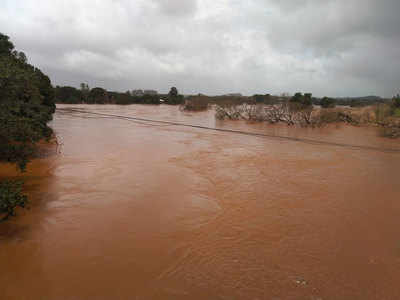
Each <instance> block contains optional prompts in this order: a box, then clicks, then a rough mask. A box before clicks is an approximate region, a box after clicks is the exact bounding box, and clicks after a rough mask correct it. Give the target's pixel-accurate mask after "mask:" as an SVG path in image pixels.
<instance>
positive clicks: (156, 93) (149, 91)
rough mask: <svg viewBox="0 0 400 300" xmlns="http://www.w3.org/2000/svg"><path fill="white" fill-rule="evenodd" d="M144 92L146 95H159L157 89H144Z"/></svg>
mask: <svg viewBox="0 0 400 300" xmlns="http://www.w3.org/2000/svg"><path fill="white" fill-rule="evenodd" d="M143 93H144V94H145V95H152V96H154V95H158V92H157V91H154V90H144V92H143Z"/></svg>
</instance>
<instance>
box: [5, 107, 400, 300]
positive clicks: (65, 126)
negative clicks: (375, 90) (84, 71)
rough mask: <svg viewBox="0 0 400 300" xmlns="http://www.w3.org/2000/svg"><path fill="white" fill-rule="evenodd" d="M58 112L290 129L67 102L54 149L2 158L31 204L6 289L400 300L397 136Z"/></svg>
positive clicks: (64, 298) (21, 294)
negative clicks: (17, 161)
mask: <svg viewBox="0 0 400 300" xmlns="http://www.w3.org/2000/svg"><path fill="white" fill-rule="evenodd" d="M59 108H62V109H69V108H76V109H79V110H86V111H88V112H96V113H103V114H113V115H122V116H137V117H140V118H151V119H157V120H169V121H176V122H181V123H186V124H196V125H202V126H207V127H216V128H225V129H234V130H241V131H246V132H257V133H263V134H267V135H269V136H281V137H282V136H286V137H291V138H292V139H286V138H279V137H275V138H274V137H261V136H248V135H241V134H236V133H232V132H223V131H222V132H218V131H210V130H204V129H199V128H190V127H182V126H176V125H170V124H160V123H155V122H146V121H138V120H132V119H120V118H115V117H110V116H105V115H92V114H85V113H80V112H73V111H68V110H58V111H57V113H56V114H55V117H54V121H52V123H51V126H52V128H53V129H54V130H55V132H56V134H57V136H58V138H59V142H60V146H59V147H58V150H57V152H58V153H57V154H55V155H50V156H48V157H45V158H40V159H36V160H34V161H33V162H32V163H31V164H30V165H29V167H28V171H27V172H26V173H24V174H22V175H20V174H18V172H15V166H9V165H1V166H0V169H1V170H0V176H2V177H5V176H7V177H9V176H17V177H22V178H23V179H24V181H25V190H26V194H27V195H28V196H29V198H30V202H31V205H30V210H27V211H18V216H17V217H16V218H13V219H11V220H10V221H8V222H6V223H2V224H0V299H5V300H25V299H26V300H43V299H45V300H47V299H49V300H53V299H54V300H58V299H60V300H81V299H82V300H86V299H95V300H108V299H192V300H195V299H229V300H232V299H251V300H253V299H254V300H255V299H275V300H278V299H282V300H283V299H296V300H297V299H308V300H317V299H323V300H325V299H332V300H333V299H349V300H350V299H351V300H354V299H362V300H368V299H400V217H399V216H400V176H399V174H400V141H399V140H390V139H385V138H382V137H380V136H379V135H378V133H377V132H376V130H375V129H374V128H364V127H351V126H345V125H342V126H330V127H324V128H319V129H307V128H296V127H287V126H281V125H267V124H249V123H245V122H241V121H237V122H230V121H229V122H228V121H223V122H222V121H216V120H215V118H214V113H213V111H212V110H210V111H208V112H200V113H187V112H182V111H180V110H179V109H178V108H177V107H173V106H164V105H161V106H143V105H131V106H114V105H103V106H101V105H92V106H89V105H75V106H68V105H60V106H59ZM317 141H321V142H317ZM351 145H358V146H360V147H352V146H351ZM396 149H397V150H396ZM389 150H390V151H389Z"/></svg>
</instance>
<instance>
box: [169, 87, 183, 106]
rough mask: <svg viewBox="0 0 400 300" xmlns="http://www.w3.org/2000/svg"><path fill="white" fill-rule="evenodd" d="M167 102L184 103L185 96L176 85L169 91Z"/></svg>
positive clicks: (173, 103)
mask: <svg viewBox="0 0 400 300" xmlns="http://www.w3.org/2000/svg"><path fill="white" fill-rule="evenodd" d="M166 103H167V104H172V105H177V104H182V103H183V96H182V95H179V93H178V89H177V88H176V87H172V88H171V90H170V91H169V93H168V97H167V100H166Z"/></svg>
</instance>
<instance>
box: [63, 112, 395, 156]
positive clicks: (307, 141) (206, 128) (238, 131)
mask: <svg viewBox="0 0 400 300" xmlns="http://www.w3.org/2000/svg"><path fill="white" fill-rule="evenodd" d="M57 110H59V111H65V112H77V113H84V114H91V115H98V116H106V117H112V118H117V119H122V120H136V121H142V122H151V123H159V124H166V125H173V126H182V127H191V128H197V129H203V130H210V131H219V132H228V133H236V134H241V135H247V136H255V137H263V138H275V139H282V140H288V141H295V142H303V143H309V144H319V145H328V146H337V147H346V148H352V149H359V150H371V151H379V152H390V153H400V149H395V148H380V147H373V146H365V145H353V144H345V143H336V142H328V141H320V140H314V139H307V138H296V137H290V136H283V135H274V134H265V133H257V132H249V131H242V130H235V129H226V128H215V127H208V126H201V125H193V124H186V123H180V122H173V121H163V120H155V119H147V118H140V117H132V116H121V115H114V114H105V113H96V112H89V111H85V110H79V109H74V108H57Z"/></svg>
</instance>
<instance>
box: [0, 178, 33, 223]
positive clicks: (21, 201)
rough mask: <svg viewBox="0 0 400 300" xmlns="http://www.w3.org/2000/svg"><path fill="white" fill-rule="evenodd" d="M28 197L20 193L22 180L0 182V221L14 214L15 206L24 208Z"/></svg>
mask: <svg viewBox="0 0 400 300" xmlns="http://www.w3.org/2000/svg"><path fill="white" fill-rule="evenodd" d="M27 204H28V199H27V197H26V196H25V195H23V194H22V182H20V181H3V182H0V221H4V220H7V219H8V218H9V217H10V216H15V210H16V208H17V207H22V208H25V207H26V205H27Z"/></svg>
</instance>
